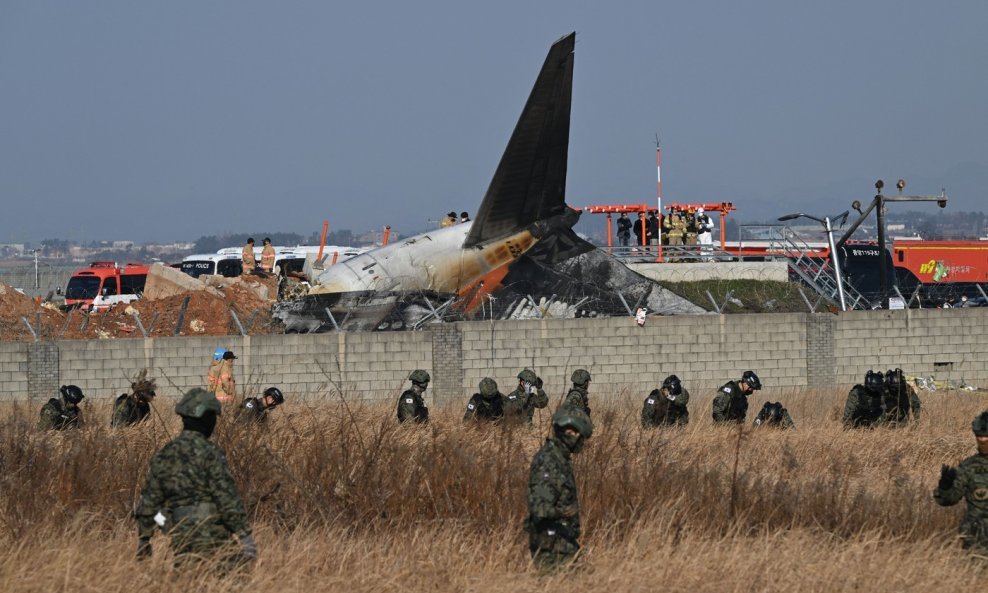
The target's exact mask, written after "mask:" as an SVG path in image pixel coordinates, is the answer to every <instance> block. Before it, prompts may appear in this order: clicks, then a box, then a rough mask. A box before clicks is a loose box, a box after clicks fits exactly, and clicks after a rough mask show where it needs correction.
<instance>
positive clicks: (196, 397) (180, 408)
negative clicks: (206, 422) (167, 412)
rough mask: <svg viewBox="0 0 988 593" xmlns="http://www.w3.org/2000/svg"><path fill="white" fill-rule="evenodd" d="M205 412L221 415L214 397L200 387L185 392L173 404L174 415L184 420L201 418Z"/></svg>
mask: <svg viewBox="0 0 988 593" xmlns="http://www.w3.org/2000/svg"><path fill="white" fill-rule="evenodd" d="M206 412H216V415H217V416H219V415H220V414H222V409H221V408H220V402H219V400H218V399H216V396H215V395H213V394H212V393H210V392H208V391H206V390H205V389H203V388H202V387H194V388H192V389H190V390H188V391H186V392H185V395H183V396H182V399H180V400H179V401H178V403H177V404H175V413H176V414H178V415H179V416H183V417H185V418H202V417H203V416H205V415H206Z"/></svg>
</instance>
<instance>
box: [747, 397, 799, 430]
mask: <svg viewBox="0 0 988 593" xmlns="http://www.w3.org/2000/svg"><path fill="white" fill-rule="evenodd" d="M755 426H769V427H773V428H781V429H783V430H787V429H790V428H796V423H795V422H793V421H792V416H790V415H789V410H787V409H786V408H785V406H783V405H782V404H781V403H779V402H765V405H763V406H762V409H761V410H759V411H758V415H757V416H755Z"/></svg>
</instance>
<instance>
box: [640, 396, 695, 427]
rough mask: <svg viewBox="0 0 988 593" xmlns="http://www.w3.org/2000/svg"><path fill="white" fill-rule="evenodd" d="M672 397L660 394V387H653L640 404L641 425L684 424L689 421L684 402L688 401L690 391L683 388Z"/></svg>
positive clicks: (688, 413)
mask: <svg viewBox="0 0 988 593" xmlns="http://www.w3.org/2000/svg"><path fill="white" fill-rule="evenodd" d="M673 398H674V399H669V398H668V397H666V396H664V395H662V390H661V389H653V390H652V392H651V393H649V394H648V397H646V398H645V402H644V403H643V404H642V416H641V421H642V426H643V427H645V428H650V427H653V426H661V425H669V424H678V425H680V426H683V425H686V424H688V423H689V421H690V412H689V410H688V409H687V408H686V404H688V403H689V401H690V392H689V391H687V390H685V389H683V392H682V393H680V394H679V395H676V396H673Z"/></svg>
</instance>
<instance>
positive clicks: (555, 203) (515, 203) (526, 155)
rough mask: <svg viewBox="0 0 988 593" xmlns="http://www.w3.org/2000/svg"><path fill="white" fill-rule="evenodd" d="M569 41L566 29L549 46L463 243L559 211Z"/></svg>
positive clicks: (562, 193)
mask: <svg viewBox="0 0 988 593" xmlns="http://www.w3.org/2000/svg"><path fill="white" fill-rule="evenodd" d="M575 44H576V33H570V34H568V35H566V36H565V37H563V38H561V39H559V40H558V41H556V42H555V43H553V44H552V47H551V48H550V49H549V54H548V55H547V56H546V59H545V63H544V64H543V65H542V70H541V71H540V72H539V76H538V78H537V79H536V80H535V85H534V86H533V87H532V92H531V94H530V95H529V96H528V101H527V102H526V103H525V108H524V109H523V110H522V113H521V117H520V118H519V119H518V123H517V124H516V125H515V129H514V132H513V133H512V134H511V139H510V140H508V146H507V148H505V150H504V154H503V155H502V156H501V162H500V163H499V164H498V167H497V170H496V171H495V172H494V177H493V179H491V184H490V187H488V189H487V194H486V195H485V196H484V201H483V202H482V203H481V204H480V209H479V210H478V211H477V215H476V216H475V217H474V223H473V227H472V228H471V229H470V233H469V234H468V235H467V238H466V241H465V242H464V244H463V246H464V247H475V246H477V245H482V244H484V243H486V242H488V241H491V240H494V239H499V238H501V237H505V236H507V235H509V234H511V233H514V232H517V231H518V230H521V229H524V228H527V227H528V226H529V225H531V224H532V223H534V222H536V221H538V220H544V219H547V218H550V217H553V216H557V215H561V214H564V213H565V211H566V204H565V203H564V197H565V194H566V161H567V155H568V151H569V121H570V105H571V103H572V97H573V50H574V47H575Z"/></svg>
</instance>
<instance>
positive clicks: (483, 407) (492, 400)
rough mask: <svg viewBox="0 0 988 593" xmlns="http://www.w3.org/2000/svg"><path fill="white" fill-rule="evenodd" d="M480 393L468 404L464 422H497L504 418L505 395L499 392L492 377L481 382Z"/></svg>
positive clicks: (474, 395)
mask: <svg viewBox="0 0 988 593" xmlns="http://www.w3.org/2000/svg"><path fill="white" fill-rule="evenodd" d="M478 388H479V389H480V393H475V394H473V396H472V397H471V398H470V401H469V402H467V411H466V412H465V413H464V414H463V421H464V422H470V421H471V420H480V421H485V422H497V421H499V420H501V419H502V418H504V403H503V402H504V395H502V394H501V392H500V391H498V390H497V381H495V380H494V379H491V378H490V377H484V378H483V379H481V380H480V385H479V386H478Z"/></svg>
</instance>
